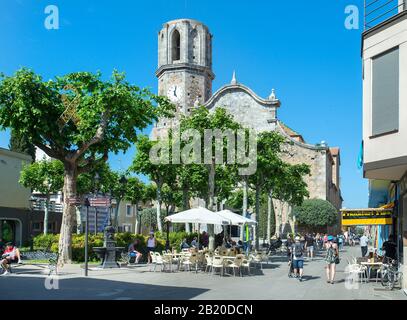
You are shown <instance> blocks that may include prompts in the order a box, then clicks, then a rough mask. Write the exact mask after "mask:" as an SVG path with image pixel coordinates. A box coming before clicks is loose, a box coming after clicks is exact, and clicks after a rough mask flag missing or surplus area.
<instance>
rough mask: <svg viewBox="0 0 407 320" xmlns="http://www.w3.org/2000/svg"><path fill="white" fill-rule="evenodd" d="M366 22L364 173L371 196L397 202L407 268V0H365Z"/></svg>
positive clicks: (395, 225)
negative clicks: (368, 182) (368, 181)
mask: <svg viewBox="0 0 407 320" xmlns="http://www.w3.org/2000/svg"><path fill="white" fill-rule="evenodd" d="M364 27H365V31H364V32H363V35H362V59H363V175H364V177H365V178H367V179H369V180H370V184H369V185H370V194H369V198H370V200H369V202H375V203H376V202H377V203H379V202H380V203H383V202H394V204H395V206H394V213H393V226H392V228H391V229H392V230H391V233H394V234H395V235H396V236H397V244H398V252H399V257H400V262H401V263H402V264H403V265H404V266H403V267H402V268H403V269H404V270H403V271H404V274H407V261H406V258H407V2H406V1H405V0H394V1H382V0H379V1H375V0H370V1H366V3H365V24H364ZM383 189H385V190H386V189H387V192H384V193H383ZM378 193H380V195H379V194H378ZM381 198H386V199H383V200H381ZM373 200H374V201H373ZM376 200H377V201H376ZM403 287H404V288H406V287H407V282H406V280H404V284H403Z"/></svg>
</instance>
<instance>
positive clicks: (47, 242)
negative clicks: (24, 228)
mask: <svg viewBox="0 0 407 320" xmlns="http://www.w3.org/2000/svg"><path fill="white" fill-rule="evenodd" d="M58 241H59V235H58V234H47V235H44V234H40V235H38V236H36V237H35V238H34V239H33V242H34V249H35V250H46V249H51V250H52V245H53V244H54V243H56V244H58ZM56 252H58V250H56Z"/></svg>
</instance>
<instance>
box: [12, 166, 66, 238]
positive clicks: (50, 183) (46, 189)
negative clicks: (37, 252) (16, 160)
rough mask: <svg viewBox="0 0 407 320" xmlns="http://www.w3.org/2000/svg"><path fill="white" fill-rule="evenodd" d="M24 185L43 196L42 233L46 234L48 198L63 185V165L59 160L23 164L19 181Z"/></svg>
mask: <svg viewBox="0 0 407 320" xmlns="http://www.w3.org/2000/svg"><path fill="white" fill-rule="evenodd" d="M19 182H20V183H21V184H22V185H23V186H24V187H26V188H31V189H32V190H35V191H38V192H40V193H41V194H43V195H44V196H45V207H44V234H48V216H49V200H50V196H51V194H55V193H57V192H58V191H60V190H61V189H62V187H63V185H64V166H63V164H62V162H61V161H59V160H52V161H49V160H41V161H37V162H34V163H31V164H28V165H26V166H24V167H23V168H22V170H21V174H20V181H19Z"/></svg>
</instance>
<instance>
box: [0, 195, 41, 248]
mask: <svg viewBox="0 0 407 320" xmlns="http://www.w3.org/2000/svg"><path fill="white" fill-rule="evenodd" d="M29 201H30V223H29V230H30V251H34V235H33V216H34V204H35V202H36V199H35V198H33V197H32V196H31V197H30V200H29ZM1 227H2V225H0V228H1Z"/></svg>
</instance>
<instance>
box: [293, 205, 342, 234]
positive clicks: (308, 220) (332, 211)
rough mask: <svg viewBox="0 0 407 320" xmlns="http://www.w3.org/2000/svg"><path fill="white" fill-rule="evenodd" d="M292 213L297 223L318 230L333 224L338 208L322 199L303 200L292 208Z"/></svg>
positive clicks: (336, 217) (336, 218)
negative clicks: (299, 204)
mask: <svg viewBox="0 0 407 320" xmlns="http://www.w3.org/2000/svg"><path fill="white" fill-rule="evenodd" d="M292 215H293V216H295V218H296V220H297V222H298V224H299V225H304V226H307V227H308V228H314V229H319V230H320V229H321V228H326V227H328V226H333V225H335V223H336V222H337V220H338V210H337V209H336V208H335V207H334V206H333V205H332V203H330V202H329V201H327V200H322V199H307V200H304V202H303V204H302V205H301V206H296V207H294V208H293V211H292Z"/></svg>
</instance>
